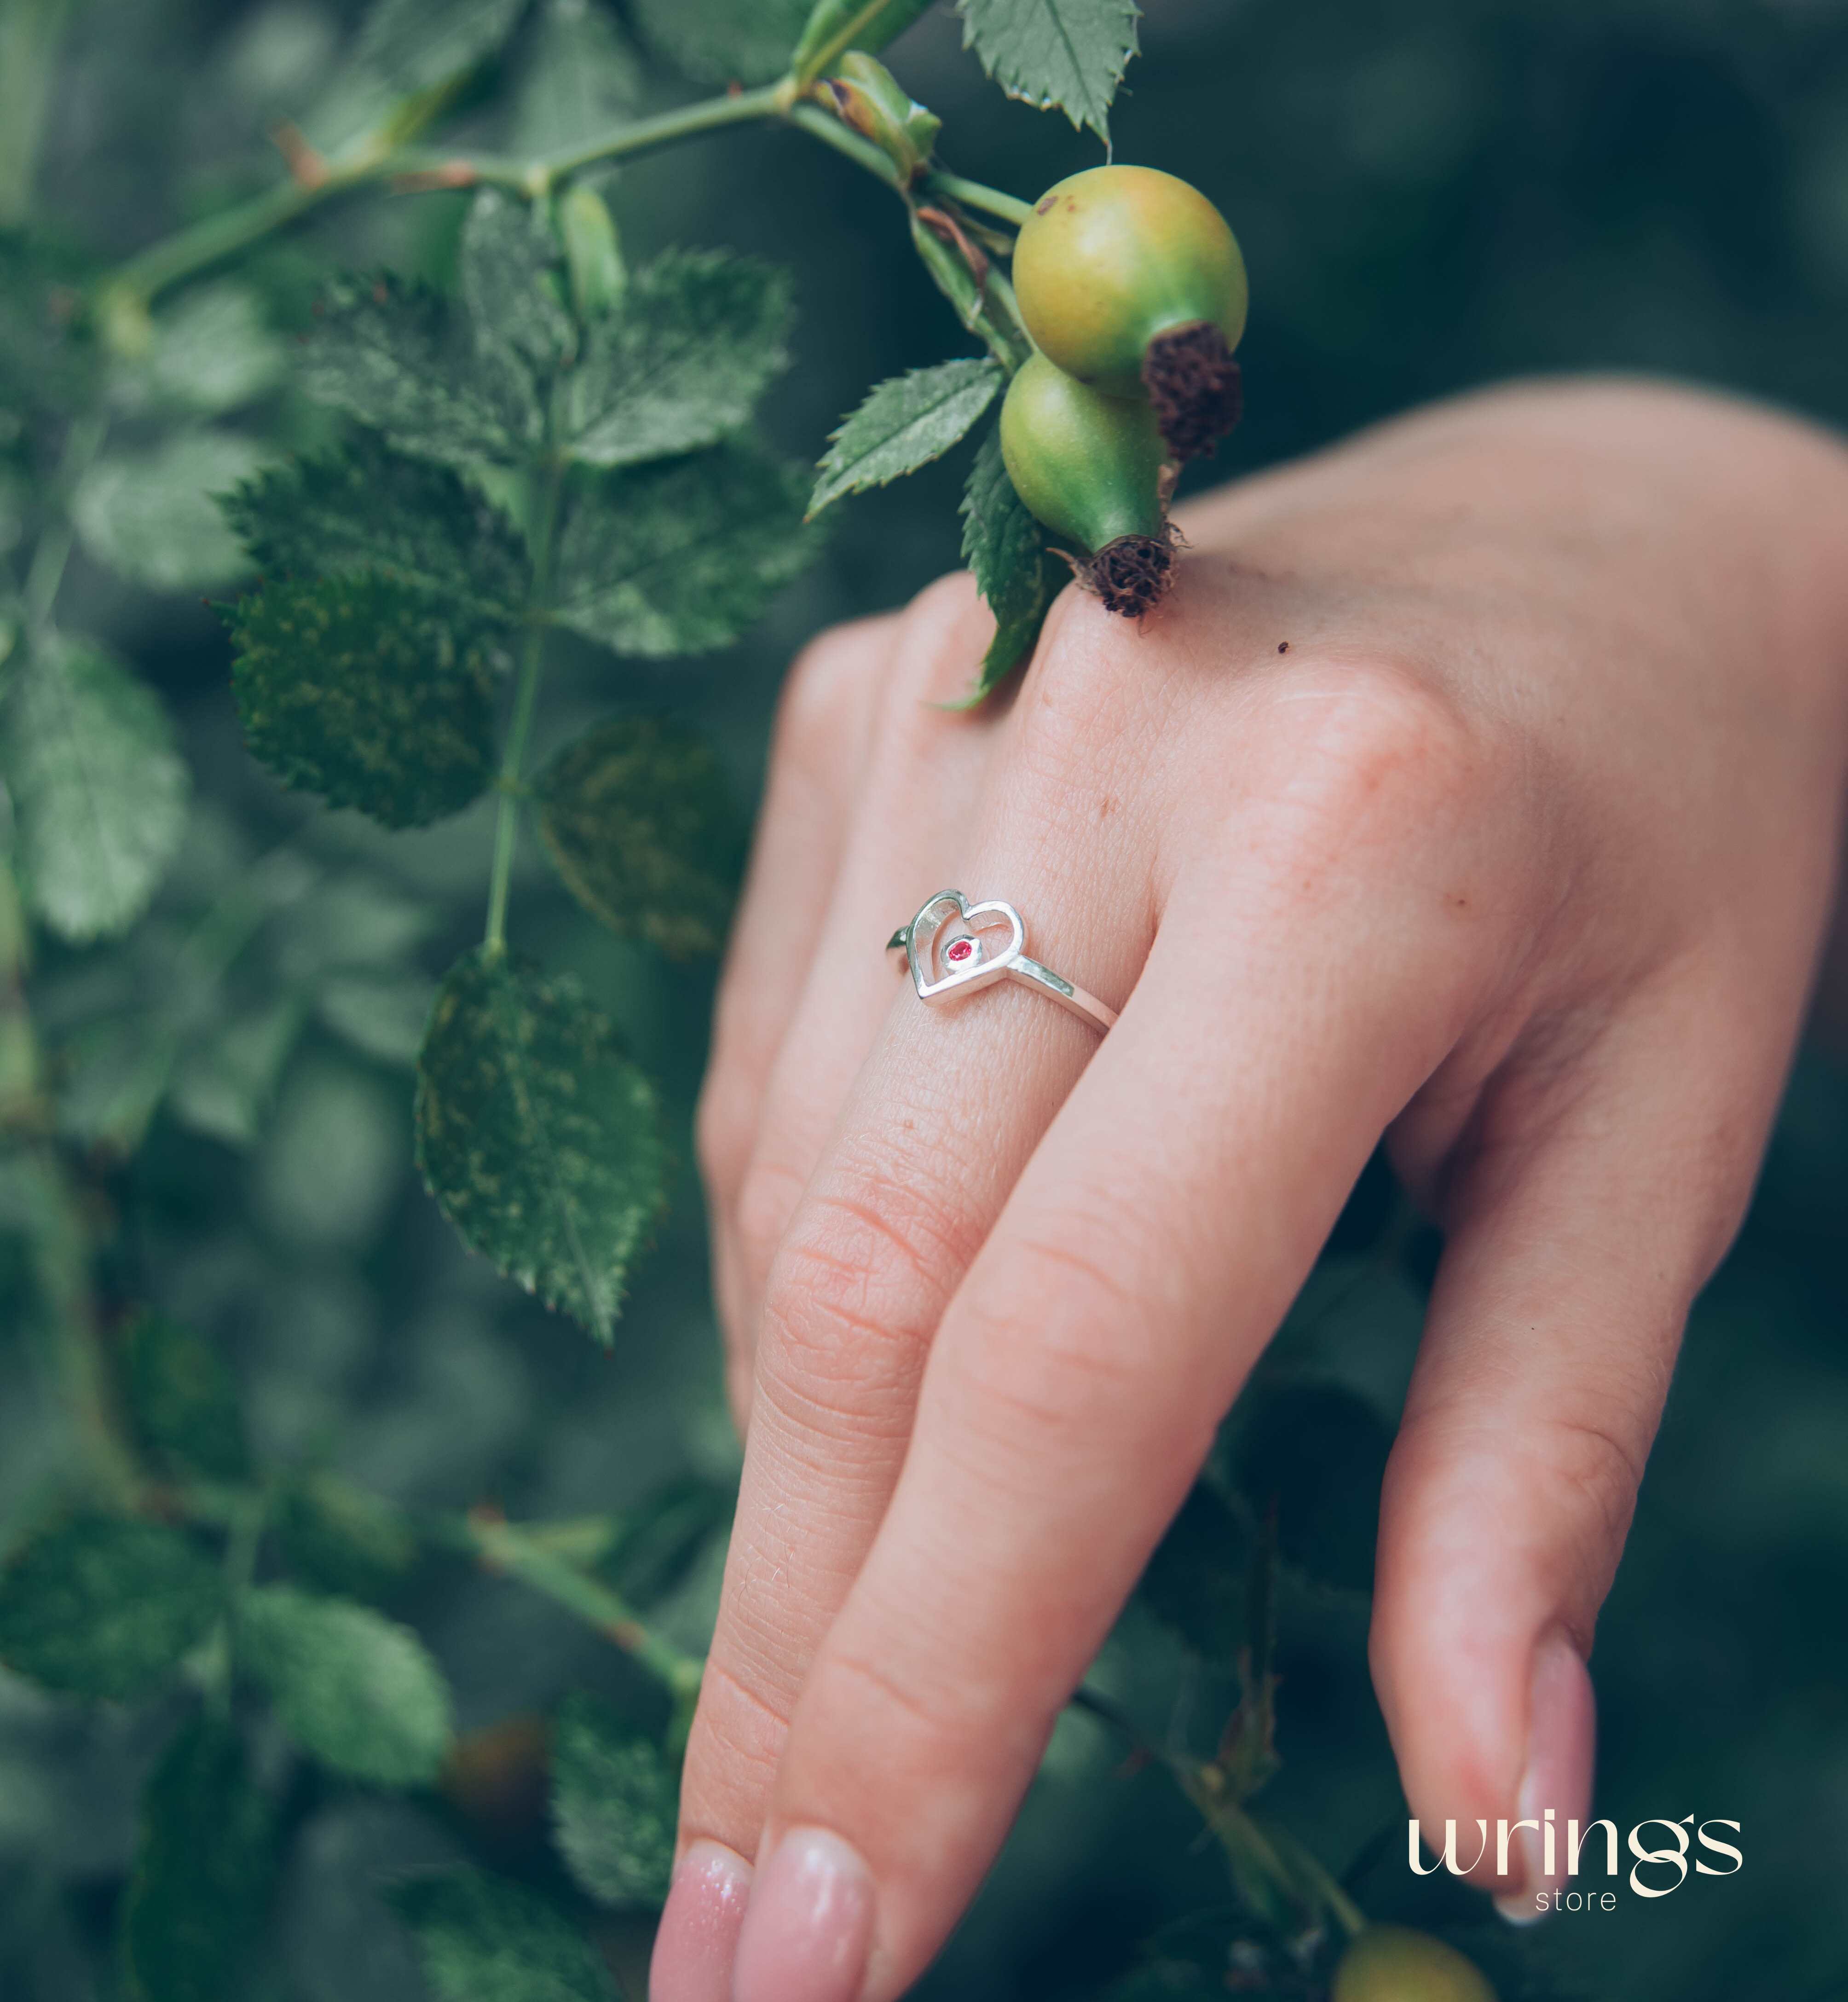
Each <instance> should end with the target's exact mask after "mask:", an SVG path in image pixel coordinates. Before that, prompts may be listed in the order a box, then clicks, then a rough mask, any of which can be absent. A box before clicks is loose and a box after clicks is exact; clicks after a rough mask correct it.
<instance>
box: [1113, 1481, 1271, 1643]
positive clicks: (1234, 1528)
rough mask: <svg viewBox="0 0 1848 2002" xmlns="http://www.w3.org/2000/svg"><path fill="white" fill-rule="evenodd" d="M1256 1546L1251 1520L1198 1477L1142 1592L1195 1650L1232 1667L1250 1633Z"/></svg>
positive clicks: (1139, 1589) (1158, 1614)
mask: <svg viewBox="0 0 1848 2002" xmlns="http://www.w3.org/2000/svg"><path fill="white" fill-rule="evenodd" d="M1253 1550H1254V1538H1253V1535H1252V1528H1251V1525H1250V1522H1249V1521H1247V1519H1246V1518H1245V1517H1244V1516H1243V1515H1242V1514H1241V1513H1240V1512H1239V1511H1238V1510H1237V1509H1236V1508H1234V1507H1233V1505H1232V1504H1231V1503H1230V1502H1229V1501H1227V1500H1226V1498H1225V1496H1224V1495H1221V1494H1220V1493H1219V1491H1218V1490H1217V1489H1216V1488H1213V1487H1212V1485H1211V1484H1209V1483H1208V1482H1206V1481H1197V1482H1196V1483H1195V1484H1194V1488H1193V1490H1192V1491H1191V1493H1190V1494H1189V1495H1188V1496H1187V1500H1186V1501H1184V1502H1183V1503H1182V1504H1181V1508H1180V1514H1179V1515H1177V1516H1176V1517H1175V1518H1174V1520H1173V1522H1171V1523H1170V1524H1169V1526H1168V1531H1167V1534H1166V1536H1163V1538H1162V1540H1161V1541H1160V1542H1159V1543H1158V1544H1157V1545H1156V1548H1155V1554H1154V1555H1153V1556H1152V1557H1150V1558H1149V1564H1148V1568H1147V1569H1146V1570H1145V1571H1144V1572H1143V1573H1142V1582H1141V1584H1140V1585H1138V1586H1137V1588H1136V1591H1137V1596H1138V1597H1139V1598H1140V1599H1141V1600H1142V1603H1143V1604H1144V1605H1145V1606H1147V1607H1148V1609H1149V1611H1150V1612H1151V1613H1154V1614H1155V1615H1156V1617H1157V1618H1158V1619H1159V1620H1162V1621H1163V1623H1164V1624H1166V1625H1167V1626H1169V1627H1173V1630H1174V1631H1175V1632H1176V1633H1177V1634H1180V1638H1182V1639H1183V1640H1184V1641H1186V1643H1187V1645H1188V1646H1189V1647H1190V1648H1192V1649H1193V1650H1194V1653H1196V1654H1197V1655H1201V1657H1203V1658H1205V1660H1207V1661H1208V1662H1213V1663H1215V1665H1222V1666H1223V1665H1227V1664H1229V1663H1230V1662H1231V1661H1232V1660H1233V1657H1234V1655H1236V1652H1237V1650H1238V1646H1239V1643H1240V1641H1242V1640H1243V1638H1244V1634H1245V1620H1246V1606H1247V1599H1248V1597H1249V1594H1248V1592H1247V1572H1248V1571H1249V1568H1250V1563H1251V1558H1252V1552H1253Z"/></svg>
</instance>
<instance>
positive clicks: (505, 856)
mask: <svg viewBox="0 0 1848 2002" xmlns="http://www.w3.org/2000/svg"><path fill="white" fill-rule="evenodd" d="M564 485H565V462H564V460H563V459H561V458H558V457H556V456H555V457H554V458H553V460H552V462H551V463H550V465H549V467H548V468H547V469H546V491H545V497H544V499H543V500H542V502H541V503H540V506H539V519H538V521H536V522H535V525H534V528H533V533H532V592H531V594H530V595H529V596H528V599H527V602H526V638H525V644H523V645H522V647H521V650H520V679H519V684H518V686H517V687H516V688H515V689H514V711H513V715H512V717H511V718H510V719H509V720H508V723H507V745H506V748H505V749H504V751H503V752H502V753H501V757H500V799H499V800H498V801H497V803H496V805H495V808H494V863H493V870H492V872H491V874H490V876H489V878H488V921H487V929H486V933H485V934H484V935H483V944H484V945H485V946H486V947H487V950H488V951H489V952H490V954H493V955H496V956H498V955H499V954H501V953H504V952H505V951H506V950H507V890H508V888H509V886H510V885H511V883H512V881H513V873H514V847H515V846H517V844H518V840H519V835H520V791H521V787H520V780H521V773H522V771H523V769H524V768H525V762H526V740H527V738H528V736H530V735H531V734H532V713H533V710H534V708H535V706H536V705H537V703H538V701H539V677H540V675H542V673H543V671H544V670H545V665H546V612H547V611H548V609H549V605H550V600H551V596H552V558H553V542H555V541H556V539H557V535H558V510H559V503H560V500H561V499H562V498H563V494H564Z"/></svg>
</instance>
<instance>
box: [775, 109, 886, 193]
mask: <svg viewBox="0 0 1848 2002" xmlns="http://www.w3.org/2000/svg"><path fill="white" fill-rule="evenodd" d="M788 117H789V121H790V124H792V125H794V126H796V127H799V128H800V130H801V131H804V132H806V133H807V134H808V135H809V137H810V138H811V139H819V140H820V141H821V143H822V145H824V146H832V148H834V150H835V152H837V153H844V154H846V156H847V158H848V159H850V160H851V161H853V163H854V165H855V166H858V167H863V168H865V169H866V172H867V173H870V174H871V175H872V176H873V177H874V178H875V179H876V180H882V181H884V183H885V184H886V186H887V187H889V188H897V187H898V169H897V168H896V167H895V166H893V164H892V162H891V159H890V158H889V157H888V155H887V154H886V153H885V152H884V149H883V148H880V147H878V146H876V145H873V142H872V141H871V140H870V139H863V138H861V137H860V135H859V134H858V133H857V132H856V131H852V130H851V129H850V128H849V127H847V126H845V125H843V124H842V123H841V121H840V120H839V119H838V118H837V117H835V116H834V114H833V113H832V112H829V111H824V110H822V109H821V106H819V105H815V104H797V105H793V106H791V107H790V111H789V113H788Z"/></svg>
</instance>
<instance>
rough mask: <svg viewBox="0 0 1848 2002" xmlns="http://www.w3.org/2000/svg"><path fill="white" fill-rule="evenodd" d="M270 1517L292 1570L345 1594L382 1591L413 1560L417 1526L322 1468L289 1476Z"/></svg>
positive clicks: (369, 1595)
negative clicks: (293, 1478)
mask: <svg viewBox="0 0 1848 2002" xmlns="http://www.w3.org/2000/svg"><path fill="white" fill-rule="evenodd" d="M270 1523H271V1527H272V1529H273V1530H274V1534H275V1537H276V1540H277V1544H278V1546H279V1547H280V1548H281V1551H282V1554H283V1557H284V1560H285V1561H287V1563H288V1565H289V1567H290V1568H291V1570H293V1571H297V1572H298V1573H299V1574H300V1575H301V1576H302V1577H303V1578H305V1579H307V1581H308V1582H309V1584H311V1585H318V1586H319V1587H320V1588H321V1589H323V1590H324V1591H327V1592H335V1593H337V1594H340V1595H342V1596H346V1597H349V1598H353V1599H384V1598H386V1597H388V1596H389V1595H390V1594H391V1593H392V1592H393V1591H395V1590H396V1588H397V1587H398V1586H399V1585H402V1584H403V1582H404V1580H405V1579H406V1577H408V1576H409V1575H410V1571H411V1570H412V1568H413V1567H414V1566H415V1564H416V1563H417V1532H416V1531H415V1530H414V1529H413V1528H412V1527H411V1526H410V1523H409V1522H407V1521H406V1519H405V1517H404V1516H403V1514H402V1513H401V1512H399V1510H398V1509H397V1508H394V1507H393V1506H392V1504H391V1503H390V1502H389V1501H385V1499H384V1498H382V1496H380V1495H375V1494H373V1493H372V1492H371V1491H370V1490H369V1489H367V1488H357V1487H355V1486H354V1484H353V1483H352V1482H351V1481H343V1480H342V1479H341V1478H340V1476H339V1475H338V1474H332V1473H329V1472H326V1471H325V1470H321V1471H318V1472H315V1473H312V1474H302V1475H301V1476H299V1477H298V1478H296V1479H295V1480H292V1481H290V1482H289V1483H288V1484H287V1485H286V1486H285V1487H284V1488H283V1489H282V1491H281V1493H280V1494H279V1495H277V1500H276V1506H275V1508H274V1512H273V1513H272V1515H271V1517H270Z"/></svg>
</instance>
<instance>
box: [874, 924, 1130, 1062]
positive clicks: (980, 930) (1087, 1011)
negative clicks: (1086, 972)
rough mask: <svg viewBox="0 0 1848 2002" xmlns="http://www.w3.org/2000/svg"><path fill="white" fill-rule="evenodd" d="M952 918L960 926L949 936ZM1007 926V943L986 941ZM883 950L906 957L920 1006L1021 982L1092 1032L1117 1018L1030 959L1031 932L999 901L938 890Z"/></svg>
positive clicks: (1104, 1027)
mask: <svg viewBox="0 0 1848 2002" xmlns="http://www.w3.org/2000/svg"><path fill="white" fill-rule="evenodd" d="M952 918H954V919H956V920H957V923H956V925H955V926H954V928H953V929H951V930H950V931H949V932H948V933H946V932H945V930H944V927H945V926H947V925H948V924H949V923H950V919H952ZM1003 926H1005V927H1006V940H1005V942H1004V943H990V941H989V938H985V937H984V936H983V934H984V933H989V934H990V935H991V936H992V934H994V933H999V931H1001V929H1002V927H1003ZM885 949H886V950H887V952H902V953H903V954H905V964H907V965H908V967H909V968H911V978H912V985H913V986H914V987H915V988H916V989H917V990H918V999H919V1000H920V1001H932V1002H936V1001H947V1000H950V999H953V998H954V996H957V995H959V994H968V993H972V992H974V991H975V989H977V988H978V987H992V985H994V983H995V982H996V981H997V980H1017V981H1019V982H1020V984H1021V985H1022V986H1023V987H1031V988H1034V989H1036V990H1037V992H1040V993H1041V994H1044V995H1047V996H1050V997H1051V999H1053V1000H1055V1001H1056V1002H1057V1003H1058V1004H1059V1006H1061V1007H1062V1008H1069V1009H1070V1010H1071V1011H1072V1013H1073V1014H1074V1015H1082V1016H1083V1017H1084V1019H1085V1020H1086V1021H1087V1022H1089V1023H1090V1025H1091V1026H1092V1027H1093V1028H1094V1029H1107V1028H1110V1027H1111V1026H1112V1025H1113V1024H1114V1023H1115V1021H1116V1019H1117V1011H1116V1010H1115V1009H1114V1008H1107V1007H1106V1006H1104V1003H1102V1002H1101V1001H1100V1000H1099V999H1097V996H1096V995H1095V994H1087V993H1086V992H1085V991H1084V989H1083V988H1082V987H1075V986H1073V985H1072V982H1070V981H1069V980H1064V979H1062V978H1060V977H1059V975H1058V974H1056V973H1055V972H1054V971H1052V969H1051V968H1050V967H1046V966H1042V965H1041V964H1040V963H1039V961H1037V959H1029V958H1028V957H1027V927H1026V926H1025V925H1024V924H1023V923H1021V921H1020V912H1018V911H1016V909H1014V907H1013V905H1012V904H1004V903H1002V902H1001V901H1000V900H999V898H994V899H991V900H990V901H989V902H987V903H982V904H971V902H969V900H968V898H967V897H965V896H964V895H963V893H962V892H961V891H960V890H940V891H938V892H937V893H936V895H935V896H934V897H933V898H930V899H929V902H926V904H925V905H923V907H922V909H920V910H919V912H918V915H917V916H915V918H913V919H912V921H911V923H909V924H908V925H901V926H899V927H898V930H896V931H895V932H894V933H893V934H892V935H891V937H890V938H889V939H887V940H886V947H885Z"/></svg>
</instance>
